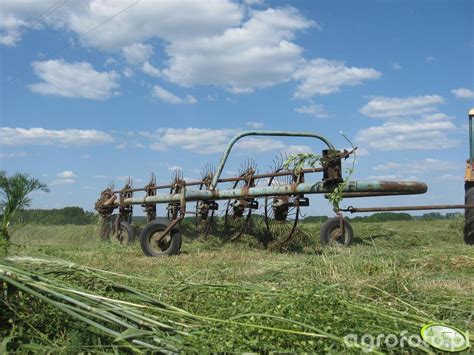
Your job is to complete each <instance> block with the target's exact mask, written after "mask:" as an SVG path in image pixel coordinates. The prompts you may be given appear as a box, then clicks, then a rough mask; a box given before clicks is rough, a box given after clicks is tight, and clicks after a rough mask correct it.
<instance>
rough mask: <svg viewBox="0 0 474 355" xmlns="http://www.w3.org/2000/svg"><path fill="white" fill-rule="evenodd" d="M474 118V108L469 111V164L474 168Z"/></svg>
mask: <svg viewBox="0 0 474 355" xmlns="http://www.w3.org/2000/svg"><path fill="white" fill-rule="evenodd" d="M473 118H474V108H471V109H470V110H469V162H470V163H471V169H473V167H472V160H473V159H474V142H473V139H474V125H473V124H472V119H473Z"/></svg>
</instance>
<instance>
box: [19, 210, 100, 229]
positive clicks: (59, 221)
mask: <svg viewBox="0 0 474 355" xmlns="http://www.w3.org/2000/svg"><path fill="white" fill-rule="evenodd" d="M95 222H96V216H95V215H94V213H92V212H88V211H84V209H82V208H81V207H64V208H58V209H48V210H45V209H24V210H20V211H18V212H17V213H16V215H15V217H14V218H13V220H12V223H15V224H19V223H30V224H46V225H64V224H77V225H84V224H93V223H95Z"/></svg>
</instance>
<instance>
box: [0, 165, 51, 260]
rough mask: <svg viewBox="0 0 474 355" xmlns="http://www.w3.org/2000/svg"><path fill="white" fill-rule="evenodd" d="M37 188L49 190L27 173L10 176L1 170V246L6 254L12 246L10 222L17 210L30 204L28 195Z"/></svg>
mask: <svg viewBox="0 0 474 355" xmlns="http://www.w3.org/2000/svg"><path fill="white" fill-rule="evenodd" d="M36 190H40V191H45V192H46V191H49V190H48V187H47V186H46V185H45V184H43V183H42V182H40V181H39V180H37V179H32V178H30V177H29V176H28V175H27V174H20V173H17V174H14V175H11V176H8V175H7V173H6V171H3V170H2V171H0V196H1V200H0V209H1V214H0V215H1V216H2V222H1V225H0V248H2V249H3V253H4V254H5V255H7V254H8V248H9V246H10V222H11V220H12V219H13V218H14V217H15V214H16V213H17V211H19V210H21V209H23V208H25V207H27V206H29V204H30V202H31V200H30V199H29V198H28V195H29V194H30V193H31V192H33V191H36Z"/></svg>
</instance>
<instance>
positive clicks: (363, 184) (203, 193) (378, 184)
mask: <svg viewBox="0 0 474 355" xmlns="http://www.w3.org/2000/svg"><path fill="white" fill-rule="evenodd" d="M335 186H336V185H328V184H325V183H324V182H317V183H314V184H313V183H301V184H290V185H281V186H257V187H251V188H244V189H228V190H215V191H210V190H196V191H186V194H185V196H184V198H185V200H186V201H197V200H204V201H206V200H213V201H214V200H227V199H233V198H250V197H264V196H281V195H296V194H319V193H329V192H332V191H333V190H334V188H335ZM427 190H428V187H427V186H426V184H424V183H422V182H410V181H401V182H397V181H349V182H348V183H347V185H346V186H345V188H344V190H343V192H384V191H385V192H394V193H397V194H399V195H411V194H422V193H425V192H426V191H427ZM181 199H182V194H172V195H165V194H160V195H156V196H148V197H146V196H144V197H133V198H127V199H125V200H124V204H127V205H138V204H145V203H169V202H179V201H181ZM115 204H116V205H118V203H115Z"/></svg>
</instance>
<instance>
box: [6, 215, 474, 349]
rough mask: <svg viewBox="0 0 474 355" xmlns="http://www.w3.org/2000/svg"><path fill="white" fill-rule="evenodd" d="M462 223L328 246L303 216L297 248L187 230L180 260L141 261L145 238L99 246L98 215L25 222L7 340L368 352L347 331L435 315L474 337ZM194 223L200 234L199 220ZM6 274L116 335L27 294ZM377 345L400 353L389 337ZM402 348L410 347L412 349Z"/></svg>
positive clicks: (360, 231) (365, 229)
mask: <svg viewBox="0 0 474 355" xmlns="http://www.w3.org/2000/svg"><path fill="white" fill-rule="evenodd" d="M463 223H464V221H463V219H461V218H458V219H453V220H433V221H423V220H412V221H409V220H407V221H390V222H371V223H365V222H354V223H353V227H354V231H355V244H354V245H353V246H351V247H349V248H324V247H322V246H321V245H320V244H319V241H318V240H319V237H318V229H319V225H320V224H319V223H317V222H305V223H304V224H303V225H302V227H301V232H300V233H298V235H297V236H296V238H295V239H296V240H295V241H294V242H292V243H291V245H290V246H289V248H288V250H293V252H290V251H285V252H275V251H273V252H272V251H268V250H265V249H263V248H262V247H261V245H260V244H259V243H258V242H256V241H255V239H254V238H252V237H250V236H244V237H243V239H242V240H241V241H239V242H238V243H236V244H225V243H223V242H222V241H221V239H219V238H216V237H209V238H207V239H206V240H195V239H191V238H189V239H186V238H185V240H184V243H183V248H182V253H181V254H180V255H179V256H176V257H170V258H163V259H156V258H147V257H144V256H143V255H142V252H141V250H140V248H139V246H138V245H137V244H135V245H132V246H130V247H123V246H119V245H114V244H107V243H101V242H100V241H99V240H98V237H96V236H95V233H96V231H95V227H94V226H93V225H84V226H72V225H70V226H42V225H25V226H23V227H21V228H19V229H17V230H15V232H14V234H13V238H12V240H13V241H14V242H15V244H19V245H23V247H22V248H21V249H18V250H16V254H17V255H18V256H22V257H23V258H16V259H15V258H10V259H5V260H4V261H1V262H0V270H1V271H0V275H3V280H4V282H3V284H2V286H1V288H2V289H1V290H0V303H1V304H2V306H1V307H2V312H0V337H3V341H0V344H1V345H0V346H2V347H3V349H2V350H3V351H5V350H9V351H14V350H17V351H19V350H20V351H35V350H36V351H37V350H41V351H48V350H50V351H55V352H71V353H74V352H78V351H99V352H103V351H105V352H113V351H123V350H125V349H124V347H126V349H128V351H137V350H138V349H141V350H145V349H146V348H147V347H148V348H149V345H152V346H154V347H157V348H160V349H162V350H171V351H173V350H175V349H180V350H184V351H189V352H191V351H194V352H203V351H237V352H249V351H253V352H265V351H284V352H303V351H306V352H311V353H315V352H324V351H325V352H342V351H349V352H351V351H352V352H360V348H357V347H354V348H348V346H347V345H346V344H345V343H344V336H346V335H348V334H358V335H359V336H362V335H363V334H371V335H374V336H377V335H378V334H382V333H383V334H395V335H396V336H398V337H399V336H400V333H401V332H403V331H407V332H408V333H407V336H409V335H412V334H415V335H416V334H419V331H420V328H421V326H422V325H423V324H426V323H428V322H431V321H438V322H443V323H446V324H449V325H452V326H455V327H458V328H460V329H463V330H465V331H469V332H470V334H472V333H473V331H474V327H473V325H472V321H471V319H472V294H473V293H474V283H473V279H472V270H473V267H474V249H473V248H472V247H470V246H467V245H465V244H463V239H462V228H463ZM183 227H184V229H185V230H186V231H185V232H184V233H183V234H184V235H185V236H186V234H188V236H191V234H192V233H191V226H190V225H184V226H183ZM294 251H297V252H294ZM25 257H27V258H25ZM5 276H7V277H9V278H11V279H14V280H16V282H17V283H19V284H20V285H22V286H23V287H24V288H25V289H33V290H36V291H37V292H38V293H40V294H41V295H43V296H44V297H47V298H48V299H50V300H52V301H55V302H57V303H59V304H60V307H63V308H64V307H65V308H67V309H68V310H70V311H71V312H72V311H74V312H76V314H79V315H81V316H84V317H89V318H91V319H92V320H93V321H94V322H96V323H98V324H99V325H100V326H102V327H105V328H107V329H109V330H112V331H113V332H114V333H108V331H107V330H105V329H102V328H100V327H97V326H96V325H93V324H91V323H86V322H85V321H81V320H78V318H77V317H76V316H75V315H73V314H72V313H71V312H69V313H66V312H65V311H64V310H61V309H60V308H58V305H57V304H55V303H54V302H48V301H46V300H45V299H43V300H41V299H40V298H39V297H37V296H34V295H32V294H31V293H29V292H27V291H25V290H21V291H20V290H19V289H18V287H15V286H14V285H12V284H10V283H7V282H5ZM58 288H60V289H58ZM52 291H54V292H59V294H60V295H55V294H54V293H53V292H52ZM98 296H100V297H107V299H106V300H104V302H102V301H98V300H100V298H98ZM66 297H68V298H66ZM73 300H75V301H74V302H76V304H73V303H72V302H73ZM77 302H81V303H83V304H85V306H84V307H85V308H82V309H80V307H78V305H77V304H78V303H77ZM123 302H129V303H130V304H125V303H123ZM111 313H112V316H113V317H114V320H113V321H111V320H110V319H109V320H107V319H108V318H107V317H109V316H110V315H111ZM101 317H102V318H101ZM124 323H126V325H124ZM157 323H159V324H157ZM471 340H472V336H471ZM143 343H146V344H148V345H145V344H143ZM2 350H0V352H1V351H2ZM375 350H378V351H381V352H386V351H390V350H391V349H389V348H388V347H387V346H386V344H384V343H382V344H381V347H380V348H377V349H375ZM392 350H395V352H402V351H406V352H410V350H409V349H407V348H406V345H405V348H403V349H402V348H401V347H400V346H399V347H397V348H395V349H392ZM422 350H428V349H416V350H414V349H411V352H420V351H422Z"/></svg>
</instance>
